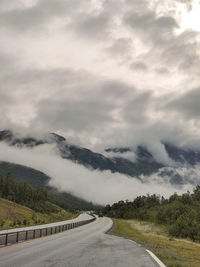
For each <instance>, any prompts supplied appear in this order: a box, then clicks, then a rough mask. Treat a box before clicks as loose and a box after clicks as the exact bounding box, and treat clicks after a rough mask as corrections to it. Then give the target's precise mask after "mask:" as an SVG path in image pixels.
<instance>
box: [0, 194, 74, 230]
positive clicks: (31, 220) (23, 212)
mask: <svg viewBox="0 0 200 267" xmlns="http://www.w3.org/2000/svg"><path fill="white" fill-rule="evenodd" d="M49 205H51V206H52V208H53V211H52V212H50V213H40V212H36V211H34V210H32V209H30V208H28V207H25V206H22V205H19V204H17V203H14V202H12V201H9V200H7V199H4V198H0V229H1V230H3V229H9V228H17V227H23V226H31V225H37V224H44V223H50V222H56V221H63V220H69V219H72V218H74V217H76V216H77V215H78V213H71V212H68V211H66V210H64V209H61V208H60V207H58V206H56V205H54V204H51V203H49Z"/></svg>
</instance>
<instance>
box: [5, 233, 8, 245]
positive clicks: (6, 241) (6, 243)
mask: <svg viewBox="0 0 200 267" xmlns="http://www.w3.org/2000/svg"><path fill="white" fill-rule="evenodd" d="M7 245H8V234H6V237H5V246H7Z"/></svg>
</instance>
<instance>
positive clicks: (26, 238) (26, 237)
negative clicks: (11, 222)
mask: <svg viewBox="0 0 200 267" xmlns="http://www.w3.org/2000/svg"><path fill="white" fill-rule="evenodd" d="M25 240H28V231H26V236H25Z"/></svg>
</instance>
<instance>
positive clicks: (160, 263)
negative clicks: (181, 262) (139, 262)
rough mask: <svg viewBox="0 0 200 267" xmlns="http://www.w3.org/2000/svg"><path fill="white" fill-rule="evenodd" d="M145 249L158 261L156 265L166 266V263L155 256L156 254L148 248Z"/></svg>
mask: <svg viewBox="0 0 200 267" xmlns="http://www.w3.org/2000/svg"><path fill="white" fill-rule="evenodd" d="M146 251H147V252H148V253H149V255H150V256H151V257H152V258H153V259H154V260H155V261H156V262H157V263H158V265H159V266H160V267H166V265H165V264H164V263H163V262H162V261H161V260H159V259H158V257H156V255H155V254H153V252H151V251H150V250H148V249H146Z"/></svg>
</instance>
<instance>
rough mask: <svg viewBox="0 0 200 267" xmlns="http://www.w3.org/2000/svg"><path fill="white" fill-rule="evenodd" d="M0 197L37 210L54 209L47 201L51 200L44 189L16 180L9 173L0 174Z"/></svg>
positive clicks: (44, 211) (49, 210)
mask: <svg viewBox="0 0 200 267" xmlns="http://www.w3.org/2000/svg"><path fill="white" fill-rule="evenodd" d="M0 197H1V198H5V199H7V200H10V201H13V202H16V203H18V204H21V205H23V206H26V207H29V208H31V209H33V210H35V211H37V212H43V213H48V212H53V211H54V206H53V205H51V203H49V202H51V200H50V198H49V196H48V192H47V191H46V190H45V189H43V188H40V187H33V186H30V185H28V184H27V183H25V182H19V181H16V180H15V179H14V178H12V177H11V176H10V174H8V175H4V176H3V175H0Z"/></svg>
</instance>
